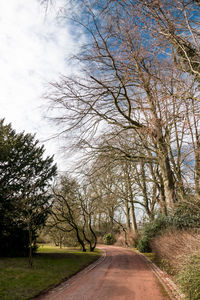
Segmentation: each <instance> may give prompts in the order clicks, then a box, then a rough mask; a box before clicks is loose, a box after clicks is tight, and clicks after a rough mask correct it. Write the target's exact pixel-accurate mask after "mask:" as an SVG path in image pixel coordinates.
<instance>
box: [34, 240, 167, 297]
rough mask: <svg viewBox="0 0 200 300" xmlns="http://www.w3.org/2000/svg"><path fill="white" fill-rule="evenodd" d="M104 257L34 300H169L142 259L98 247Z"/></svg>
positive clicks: (137, 255)
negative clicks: (99, 261) (102, 251)
mask: <svg viewBox="0 0 200 300" xmlns="http://www.w3.org/2000/svg"><path fill="white" fill-rule="evenodd" d="M101 248H102V249H103V250H104V251H105V253H106V256H105V258H104V260H103V261H102V262H101V263H98V264H97V265H96V267H94V266H93V267H91V268H90V267H89V269H86V270H84V271H82V272H80V273H79V274H77V275H76V276H74V277H73V278H72V279H70V280H68V281H66V282H65V283H63V284H61V285H60V286H58V287H56V288H55V289H53V290H52V291H50V292H49V293H47V294H46V295H43V296H42V295H41V296H40V297H37V298H35V299H37V300H169V298H168V296H166V295H164V294H163V289H162V288H161V286H160V284H159V282H158V279H157V278H156V277H155V275H154V274H153V272H152V270H151V269H150V268H149V267H148V265H147V264H146V263H145V261H144V260H143V259H142V258H141V256H140V255H139V254H137V253H135V252H133V251H131V250H128V249H124V248H120V247H115V246H105V247H104V246H103V247H101Z"/></svg>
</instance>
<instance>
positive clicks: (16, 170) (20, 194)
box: [0, 120, 56, 255]
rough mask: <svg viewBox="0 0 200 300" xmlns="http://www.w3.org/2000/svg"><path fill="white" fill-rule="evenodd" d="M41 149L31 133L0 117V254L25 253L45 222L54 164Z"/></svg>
mask: <svg viewBox="0 0 200 300" xmlns="http://www.w3.org/2000/svg"><path fill="white" fill-rule="evenodd" d="M44 152H45V149H44V146H39V141H38V140H36V139H35V136H34V135H32V134H25V133H24V132H22V133H16V132H15V130H13V129H12V126H11V124H7V125H5V124H4V120H0V255H25V254H26V253H27V250H28V248H30V249H32V244H33V243H34V240H35V235H36V230H37V229H38V228H40V227H41V226H42V225H43V224H44V223H45V220H46V217H47V215H48V212H49V210H50V208H51V199H50V198H51V196H50V194H49V192H48V189H49V184H50V180H51V179H52V178H53V176H55V175H56V165H54V164H53V157H47V158H44ZM30 236H31V240H30ZM13 243H14V244H15V246H14V245H13Z"/></svg>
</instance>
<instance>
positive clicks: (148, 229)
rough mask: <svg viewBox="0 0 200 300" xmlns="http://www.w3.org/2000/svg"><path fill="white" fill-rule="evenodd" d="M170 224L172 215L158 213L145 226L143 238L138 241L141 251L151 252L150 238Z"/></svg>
mask: <svg viewBox="0 0 200 300" xmlns="http://www.w3.org/2000/svg"><path fill="white" fill-rule="evenodd" d="M169 224H170V217H166V216H162V215H158V216H157V218H156V219H155V220H154V221H152V222H151V223H146V224H144V226H143V230H142V233H141V238H140V239H139V241H138V244H137V249H138V250H139V251H140V252H143V253H144V252H151V247H150V240H151V239H152V238H153V237H155V236H156V235H157V234H158V233H159V232H160V231H161V230H163V229H165V228H166V227H167V226H168V225H169Z"/></svg>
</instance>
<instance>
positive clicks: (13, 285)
mask: <svg viewBox="0 0 200 300" xmlns="http://www.w3.org/2000/svg"><path fill="white" fill-rule="evenodd" d="M100 256H101V251H100V250H96V251H95V252H93V253H92V252H85V253H84V252H80V251H78V250H72V249H67V248H63V249H59V248H58V247H52V246H48V247H45V246H43V247H40V248H39V249H38V253H37V254H36V256H35V257H34V261H33V268H32V269H31V268H30V267H29V265H28V258H24V257H17V258H5V257H1V258H0V299H1V300H25V299H30V298H32V297H34V296H36V295H38V294H39V293H41V292H43V291H46V290H48V289H49V288H51V287H54V286H56V285H58V284H59V283H60V282H62V281H64V280H66V279H68V278H70V277H71V276H72V275H74V274H76V273H77V272H78V271H80V270H82V269H83V268H85V267H86V266H88V265H89V264H90V263H92V262H94V261H95V260H97V259H98V258H99V257H100Z"/></svg>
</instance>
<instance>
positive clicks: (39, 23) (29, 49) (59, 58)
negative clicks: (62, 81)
mask: <svg viewBox="0 0 200 300" xmlns="http://www.w3.org/2000/svg"><path fill="white" fill-rule="evenodd" d="M62 1H63V0H57V1H56V3H57V4H56V5H57V6H55V5H54V6H51V7H49V8H48V11H47V12H46V11H45V7H42V6H41V5H40V4H39V1H37V0H32V1H27V0H9V1H0V40H1V43H0V107H1V109H0V118H5V123H12V126H13V128H14V129H16V131H17V132H21V131H25V132H26V133H36V138H37V139H39V140H40V141H41V142H42V143H43V144H44V145H45V148H46V153H47V154H48V155H52V154H55V160H56V162H57V163H58V165H60V166H61V165H62V159H61V156H60V154H59V140H56V141H55V140H51V141H48V142H45V140H47V139H48V138H49V137H50V136H52V135H53V134H54V133H55V132H56V127H55V126H53V125H50V124H49V121H47V120H46V119H45V118H44V116H45V115H46V110H47V109H46V107H47V103H46V101H45V100H44V99H43V98H42V95H43V94H44V93H45V91H46V90H47V88H48V83H49V82H51V81H56V80H57V79H58V78H59V75H60V74H65V75H66V74H68V73H70V72H71V69H70V66H69V63H68V62H67V58H69V57H70V55H71V54H72V53H74V52H75V50H77V49H78V46H79V43H80V41H79V40H78V39H76V37H75V36H73V33H72V30H70V28H69V25H66V22H64V20H63V18H58V17H57V16H58V8H59V7H62Z"/></svg>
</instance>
